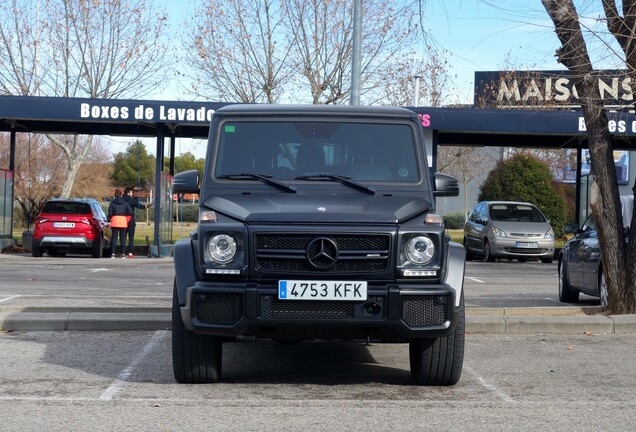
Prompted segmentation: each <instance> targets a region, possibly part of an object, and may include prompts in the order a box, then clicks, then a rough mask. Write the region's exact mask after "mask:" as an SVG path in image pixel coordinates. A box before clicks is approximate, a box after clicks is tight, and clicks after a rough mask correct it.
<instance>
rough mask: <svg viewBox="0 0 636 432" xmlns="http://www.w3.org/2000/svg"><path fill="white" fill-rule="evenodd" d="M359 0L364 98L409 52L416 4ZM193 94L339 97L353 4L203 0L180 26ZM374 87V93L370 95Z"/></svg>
mask: <svg viewBox="0 0 636 432" xmlns="http://www.w3.org/2000/svg"><path fill="white" fill-rule="evenodd" d="M398 4H401V2H398V1H397V0H366V1H365V2H364V4H363V6H364V7H363V9H364V13H363V20H364V21H363V26H362V27H363V31H364V34H363V37H362V41H363V46H362V61H361V69H362V80H361V82H362V83H363V88H362V89H361V94H362V95H363V96H364V95H367V96H368V99H369V100H370V101H373V100H375V99H377V97H378V94H377V92H379V91H380V89H381V88H382V87H383V86H384V85H385V84H386V82H387V81H388V80H389V79H390V77H391V73H392V72H393V68H394V61H396V60H399V59H401V58H403V57H406V56H411V57H412V56H413V52H414V49H413V46H415V44H416V43H417V42H418V40H417V38H413V37H412V36H413V30H414V29H415V27H416V26H415V24H413V23H412V22H411V18H410V17H412V16H413V15H414V13H413V11H411V10H410V9H405V8H415V7H416V5H414V4H412V3H409V5H408V6H401V7H399V8H398V7H397V6H396V5H398ZM184 28H185V29H186V32H187V36H186V38H187V37H190V38H191V39H190V42H189V45H190V47H191V48H192V50H191V53H189V54H186V56H187V60H188V63H190V64H192V68H193V76H192V78H194V79H193V82H194V84H193V93H194V94H195V95H197V96H204V97H207V98H210V97H212V98H221V99H223V100H226V101H241V102H267V103H274V102H279V101H294V102H298V101H302V102H310V103H322V104H335V103H343V102H345V101H346V100H347V99H348V97H349V92H350V84H351V83H350V81H351V56H352V52H351V50H352V38H353V3H352V2H346V1H342V0H309V1H306V0H305V1H301V0H266V1H258V2H253V1H252V2H249V1H246V0H224V1H221V0H208V1H207V2H206V3H205V4H204V5H203V7H202V8H201V9H199V10H198V11H197V14H196V16H195V25H194V26H192V25H186V26H185V27H184ZM374 92H376V93H374Z"/></svg>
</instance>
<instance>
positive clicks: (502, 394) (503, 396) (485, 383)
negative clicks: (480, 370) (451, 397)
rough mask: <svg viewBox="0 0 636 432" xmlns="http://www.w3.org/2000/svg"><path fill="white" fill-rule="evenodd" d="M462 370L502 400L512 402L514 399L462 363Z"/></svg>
mask: <svg viewBox="0 0 636 432" xmlns="http://www.w3.org/2000/svg"><path fill="white" fill-rule="evenodd" d="M464 371H466V372H468V373H469V374H470V375H472V376H473V377H474V378H476V379H477V381H479V384H481V386H482V387H484V388H485V389H486V390H488V391H489V392H492V393H494V394H495V395H497V397H498V398H499V399H501V400H502V401H504V402H514V401H515V400H514V399H513V398H512V396H510V395H509V394H507V393H506V392H504V391H503V390H501V389H500V388H499V387H497V386H496V385H494V384H490V383H489V382H488V381H486V379H485V378H483V377H482V376H480V375H479V374H477V373H476V372H475V371H474V370H473V369H472V368H470V367H468V366H466V365H464Z"/></svg>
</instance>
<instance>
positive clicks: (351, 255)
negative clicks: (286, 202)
mask: <svg viewBox="0 0 636 432" xmlns="http://www.w3.org/2000/svg"><path fill="white" fill-rule="evenodd" d="M319 237H325V238H328V239H329V240H332V241H333V242H334V243H335V244H336V245H337V248H338V259H337V261H336V263H335V265H333V266H332V267H329V268H325V269H318V268H316V267H315V266H314V265H312V264H311V263H310V262H309V260H308V258H307V248H308V247H309V245H310V243H311V242H312V240H314V239H317V238H319ZM255 247H256V269H257V270H258V271H265V272H277V271H283V272H321V273H325V272H327V273H336V272H338V273H343V272H352V273H364V272H381V271H385V270H386V269H387V268H388V264H389V250H390V248H391V236H390V235H388V234H305V233H292V234H290V233H257V234H256V235H255Z"/></svg>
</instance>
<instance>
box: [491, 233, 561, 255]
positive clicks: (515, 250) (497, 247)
mask: <svg viewBox="0 0 636 432" xmlns="http://www.w3.org/2000/svg"><path fill="white" fill-rule="evenodd" d="M489 241H490V253H491V254H492V255H493V256H496V257H510V258H552V257H553V256H554V250H555V242H554V240H546V239H527V238H514V237H489ZM528 243H531V244H536V247H520V245H524V244H528Z"/></svg>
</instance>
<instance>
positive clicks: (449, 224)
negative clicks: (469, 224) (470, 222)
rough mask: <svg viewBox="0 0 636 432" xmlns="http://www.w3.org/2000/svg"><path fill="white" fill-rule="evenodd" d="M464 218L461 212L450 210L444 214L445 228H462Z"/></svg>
mask: <svg viewBox="0 0 636 432" xmlns="http://www.w3.org/2000/svg"><path fill="white" fill-rule="evenodd" d="M464 222H466V218H465V217H464V213H463V212H451V213H447V214H445V215H444V226H445V227H446V228H447V229H463V228H464Z"/></svg>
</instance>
